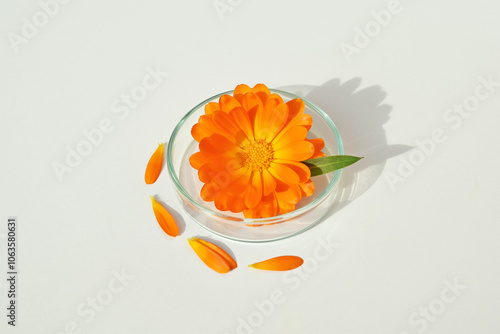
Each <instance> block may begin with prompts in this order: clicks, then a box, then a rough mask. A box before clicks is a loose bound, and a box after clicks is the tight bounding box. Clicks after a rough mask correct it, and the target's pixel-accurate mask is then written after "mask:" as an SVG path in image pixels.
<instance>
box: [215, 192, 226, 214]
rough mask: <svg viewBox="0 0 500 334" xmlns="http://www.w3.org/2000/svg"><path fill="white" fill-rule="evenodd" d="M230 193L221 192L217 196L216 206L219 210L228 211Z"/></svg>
mask: <svg viewBox="0 0 500 334" xmlns="http://www.w3.org/2000/svg"><path fill="white" fill-rule="evenodd" d="M227 199H228V193H227V191H226V190H221V191H219V192H218V193H217V195H216V196H215V200H214V204H215V207H216V208H217V209H218V210H221V211H227V210H229V207H228V206H227Z"/></svg>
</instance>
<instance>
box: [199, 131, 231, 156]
mask: <svg viewBox="0 0 500 334" xmlns="http://www.w3.org/2000/svg"><path fill="white" fill-rule="evenodd" d="M210 141H211V144H212V147H213V148H214V149H215V150H217V151H218V152H221V153H226V154H227V153H231V152H233V151H234V150H236V149H238V147H237V146H236V145H235V143H234V142H233V141H231V140H230V139H228V138H226V137H225V136H223V135H221V134H219V133H214V134H212V135H211V136H210ZM200 146H201V143H200Z"/></svg>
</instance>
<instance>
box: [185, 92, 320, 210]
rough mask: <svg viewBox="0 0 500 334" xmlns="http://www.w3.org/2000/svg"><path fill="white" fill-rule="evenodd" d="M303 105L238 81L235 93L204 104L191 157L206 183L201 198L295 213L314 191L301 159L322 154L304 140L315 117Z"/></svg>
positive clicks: (224, 206) (227, 206) (226, 206)
mask: <svg viewBox="0 0 500 334" xmlns="http://www.w3.org/2000/svg"><path fill="white" fill-rule="evenodd" d="M304 107H305V106H304V101H302V100H301V99H294V100H290V101H288V102H286V103H285V102H284V101H283V99H282V98H281V96H279V95H278V94H274V93H273V94H271V92H270V91H269V89H268V88H267V87H266V86H265V85H263V84H257V85H255V86H254V87H253V88H250V87H249V86H247V85H239V86H237V87H236V89H235V90H234V93H233V96H231V95H222V96H221V97H220V99H219V102H218V103H217V102H210V103H208V104H207V105H206V106H205V115H202V116H201V117H200V118H199V120H198V123H197V124H195V125H194V126H193V128H192V130H191V134H192V136H193V138H194V139H195V140H196V141H198V142H199V152H196V153H195V154H193V155H192V156H191V157H190V159H189V161H190V164H191V166H193V167H194V168H195V169H197V170H198V176H199V179H200V181H201V182H203V183H204V186H203V188H202V189H201V193H200V194H201V197H202V198H203V200H205V201H207V202H211V201H214V203H215V206H216V208H217V209H219V210H221V211H228V210H229V211H231V212H235V213H237V212H243V214H244V215H245V217H247V218H265V217H273V216H276V215H278V214H284V213H287V212H290V211H293V210H294V209H295V205H296V204H297V203H298V202H299V201H300V199H301V198H302V197H307V196H310V195H312V193H313V192H314V184H313V182H312V181H311V180H310V177H311V172H310V170H309V168H308V167H307V166H306V165H305V164H303V163H301V161H304V160H307V159H311V158H317V157H322V156H324V153H323V152H321V149H322V148H323V147H324V141H323V140H322V139H321V138H315V139H307V138H306V137H307V133H308V131H309V129H310V128H311V126H312V122H313V120H312V117H311V116H310V115H307V114H304Z"/></svg>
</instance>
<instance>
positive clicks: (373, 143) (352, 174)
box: [278, 78, 412, 221]
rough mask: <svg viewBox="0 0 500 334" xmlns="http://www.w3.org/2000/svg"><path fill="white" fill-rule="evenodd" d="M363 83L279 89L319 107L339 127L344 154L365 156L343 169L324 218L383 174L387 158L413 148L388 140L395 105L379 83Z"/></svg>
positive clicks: (358, 80) (337, 81)
mask: <svg viewBox="0 0 500 334" xmlns="http://www.w3.org/2000/svg"><path fill="white" fill-rule="evenodd" d="M361 82H362V79H361V78H353V79H350V80H348V81H345V82H342V81H341V80H340V79H338V78H335V79H331V80H329V81H327V82H326V83H324V84H323V85H321V86H311V85H291V86H283V87H279V88H278V89H281V90H284V91H288V92H290V93H293V94H296V95H298V96H301V97H304V98H305V99H307V100H309V101H310V102H312V103H314V104H316V105H317V106H318V107H320V108H321V109H322V110H323V111H324V112H325V113H327V114H328V115H329V116H330V118H331V119H332V120H333V122H334V123H335V125H336V126H337V129H338V130H339V132H340V136H341V137H342V141H343V144H344V152H345V153H344V154H346V155H354V156H360V157H364V159H362V160H360V161H358V162H357V163H355V164H354V165H351V166H348V167H346V168H344V169H343V170H342V175H341V177H340V180H339V182H340V183H339V194H340V197H339V200H338V201H337V202H336V204H335V205H333V206H332V207H331V208H330V209H329V210H328V212H327V213H326V215H325V217H324V218H323V221H324V220H325V219H327V218H328V217H330V216H332V215H333V214H334V213H335V212H338V211H339V210H341V209H342V208H344V207H345V206H347V205H348V204H349V203H351V202H352V201H354V200H355V199H356V198H357V197H359V196H361V195H362V194H363V193H365V192H366V191H367V190H368V189H370V187H371V186H373V184H375V182H376V181H377V180H378V178H379V177H380V176H381V175H382V172H383V170H384V167H385V164H386V161H387V159H389V158H392V157H395V156H398V155H400V154H403V153H405V152H407V151H409V150H410V149H412V147H411V146H406V145H389V144H388V143H387V137H386V134H385V130H384V124H386V123H387V122H388V121H389V119H390V116H389V114H390V112H391V111H392V107H391V106H390V105H388V104H387V103H385V102H384V100H385V98H386V96H387V93H386V92H385V91H383V90H382V87H380V86H369V87H364V88H361ZM313 181H314V178H313Z"/></svg>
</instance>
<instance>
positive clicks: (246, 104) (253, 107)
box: [241, 92, 264, 124]
mask: <svg viewBox="0 0 500 334" xmlns="http://www.w3.org/2000/svg"><path fill="white" fill-rule="evenodd" d="M241 105H242V106H243V108H245V110H246V111H247V113H248V117H249V118H250V124H254V120H255V115H256V113H257V111H258V110H260V109H263V108H264V105H263V104H262V101H261V100H260V98H259V97H258V96H257V95H255V94H254V93H252V92H249V93H246V94H245V96H243V101H242V104H241Z"/></svg>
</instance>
